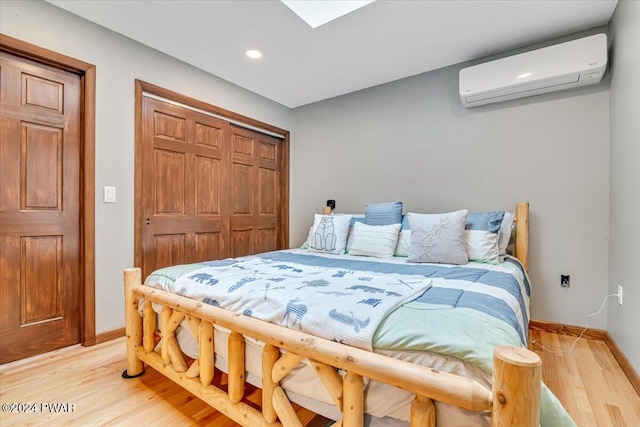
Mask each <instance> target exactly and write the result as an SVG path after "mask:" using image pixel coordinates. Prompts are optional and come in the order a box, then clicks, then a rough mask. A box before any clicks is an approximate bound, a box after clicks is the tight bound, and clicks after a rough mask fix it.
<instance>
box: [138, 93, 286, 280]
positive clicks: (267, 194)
mask: <svg viewBox="0 0 640 427" xmlns="http://www.w3.org/2000/svg"><path fill="white" fill-rule="evenodd" d="M139 144H140V146H139V148H138V151H137V153H138V155H139V156H140V157H141V168H140V169H141V175H142V178H141V181H140V182H141V187H140V190H139V192H140V194H139V198H138V199H139V200H140V202H139V203H140V206H141V207H140V211H139V212H140V216H139V218H138V223H139V224H141V225H140V230H141V231H140V242H141V249H142V269H143V275H145V276H146V275H148V274H150V273H151V272H152V271H153V270H155V269H157V268H161V267H164V266H168V265H173V264H180V263H190V262H198V261H204V260H212V259H222V258H227V257H230V256H242V255H248V254H253V253H257V252H263V251H269V250H275V249H278V248H282V247H283V246H284V245H283V244H282V242H281V241H280V240H281V237H280V236H282V235H283V233H281V230H280V228H279V227H280V222H279V213H278V212H279V209H280V207H281V206H280V202H281V196H280V194H281V191H282V189H281V187H282V185H281V182H282V177H281V174H282V171H281V170H280V168H281V166H280V165H281V160H280V156H281V152H280V147H281V140H279V139H277V138H272V137H269V136H266V135H263V134H261V133H258V132H254V131H250V130H247V129H244V128H241V127H236V126H232V125H230V124H229V122H227V121H225V120H222V119H219V118H216V117H211V116H209V115H206V114H203V113H200V112H197V111H194V110H191V109H188V108H184V107H182V106H178V105H175V104H172V103H169V102H164V101H161V100H158V99H153V98H150V97H146V96H143V97H142V122H141V139H140V142H139Z"/></svg>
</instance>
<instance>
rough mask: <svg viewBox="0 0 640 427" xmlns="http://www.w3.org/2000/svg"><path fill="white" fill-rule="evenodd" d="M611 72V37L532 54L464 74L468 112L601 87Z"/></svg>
mask: <svg viewBox="0 0 640 427" xmlns="http://www.w3.org/2000/svg"><path fill="white" fill-rule="evenodd" d="M606 68H607V36H606V34H595V35H593V36H589V37H585V38H582V39H577V40H572V41H569V42H566V43H560V44H556V45H553V46H549V47H545V48H542V49H537V50H532V51H530V52H525V53H521V54H518V55H514V56H509V57H507V58H502V59H498V60H495V61H491V62H487V63H484V64H479V65H474V66H472V67H468V68H463V69H462V70H460V100H461V101H462V105H463V106H464V107H465V108H468V107H475V106H477V105H484V104H491V103H494V102H501V101H507V100H510V99H516V98H524V97H526V96H532V95H539V94H541V93H547V92H554V91H557V90H563V89H569V88H572V87H576V86H584V85H589V84H594V83H598V82H599V81H600V80H602V76H603V75H604V72H605V69H606Z"/></svg>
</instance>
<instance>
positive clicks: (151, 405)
mask: <svg viewBox="0 0 640 427" xmlns="http://www.w3.org/2000/svg"><path fill="white" fill-rule="evenodd" d="M531 336H532V338H533V339H535V340H536V341H538V342H540V343H542V345H544V346H545V347H547V348H549V349H553V350H559V349H560V348H568V347H570V345H571V343H572V342H573V340H574V338H572V337H567V336H562V335H557V334H553V333H548V332H540V331H532V332H531ZM534 350H536V352H537V353H538V354H540V356H542V359H543V379H544V381H545V382H546V383H547V384H548V385H549V387H550V388H551V389H552V390H553V392H554V393H556V395H557V396H558V397H559V398H560V400H561V401H562V402H563V404H564V405H565V407H566V408H567V410H568V411H569V413H570V414H571V416H572V417H573V418H574V420H575V421H576V423H577V424H578V426H607V427H608V426H620V427H622V426H630V427H631V426H639V425H640V397H639V396H638V394H636V392H635V390H634V389H633V388H632V387H631V384H630V383H629V381H628V380H627V379H626V377H625V375H624V373H623V372H622V370H621V369H620V367H619V366H618V364H617V363H616V361H615V360H614V358H613V356H612V355H611V353H610V351H609V349H608V348H607V347H606V345H605V344H604V343H603V342H602V341H592V340H581V341H580V342H579V343H578V345H577V346H576V349H575V350H574V351H573V352H572V353H566V354H563V355H556V354H551V353H548V352H543V351H541V350H539V349H534ZM124 367H125V351H124V340H123V339H117V340H113V341H110V342H106V343H103V344H100V345H97V346H94V347H89V348H83V347H79V346H76V347H71V348H68V349H63V350H59V351H56V352H53V353H50V354H47V355H44V356H38V357H35V358H32V359H28V360H25V361H20V362H14V363H11V364H7V365H3V366H0V402H1V403H2V404H3V405H4V404H7V403H9V404H10V403H28V404H31V403H35V404H36V409H37V410H38V411H39V412H38V413H6V412H2V413H0V425H2V426H3V427H6V426H17V425H19V426H24V425H47V426H57V425H65V426H66V425H76V426H89V425H96V426H98V425H100V426H103V425H122V426H165V425H169V426H176V427H177V426H187V425H198V426H205V425H206V426H220V427H222V426H225V427H226V426H233V425H235V423H234V422H232V421H230V420H228V419H226V418H225V417H223V416H220V415H219V414H218V413H216V412H215V411H213V410H212V409H211V408H209V407H207V406H206V405H205V404H204V403H203V402H202V401H200V400H199V399H197V398H195V397H194V396H192V395H191V394H189V393H187V392H186V391H184V390H182V389H181V388H180V387H178V386H176V385H175V384H173V383H172V382H171V381H169V380H167V379H165V378H164V377H162V376H161V375H160V374H158V373H157V372H155V371H153V369H148V371H147V373H146V374H145V375H143V376H141V377H140V378H138V379H134V380H128V381H127V380H123V379H122V378H121V377H120V374H121V373H122V370H123V369H124ZM218 380H219V381H221V382H223V383H224V379H223V378H218ZM248 398H249V400H250V401H253V402H259V400H260V391H259V390H255V389H253V388H252V389H250V390H249V393H248ZM43 403H62V404H65V403H66V404H69V405H67V406H66V407H65V406H63V407H62V408H63V409H67V410H72V409H73V410H74V411H75V412H67V413H65V412H53V411H52V410H51V409H47V408H46V407H43V406H42V405H40V404H43ZM71 404H73V408H72V406H71ZM3 408H4V406H3ZM32 408H33V407H30V409H32ZM43 409H44V412H43ZM58 410H60V408H58ZM298 413H299V414H300V415H302V417H303V422H304V424H305V425H307V426H309V427H320V426H324V425H326V423H327V420H325V419H322V418H321V417H315V416H314V414H313V413H310V412H309V411H307V410H305V409H302V408H298Z"/></svg>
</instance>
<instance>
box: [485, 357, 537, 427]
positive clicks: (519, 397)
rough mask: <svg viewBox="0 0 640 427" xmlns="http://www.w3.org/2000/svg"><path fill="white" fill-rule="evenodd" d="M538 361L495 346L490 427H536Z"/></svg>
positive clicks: (535, 358)
mask: <svg viewBox="0 0 640 427" xmlns="http://www.w3.org/2000/svg"><path fill="white" fill-rule="evenodd" d="M541 384H542V361H541V360H540V357H539V356H538V355H537V354H535V353H534V352H532V351H529V350H527V349H526V348H521V347H510V346H498V347H496V348H495V350H494V351H493V409H492V410H491V427H507V426H515V425H517V426H521V427H538V426H539V425H540V388H541Z"/></svg>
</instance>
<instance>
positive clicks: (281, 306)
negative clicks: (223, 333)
mask: <svg viewBox="0 0 640 427" xmlns="http://www.w3.org/2000/svg"><path fill="white" fill-rule="evenodd" d="M145 284H146V285H149V286H153V287H156V288H160V289H164V290H167V291H169V292H172V293H177V294H180V295H184V296H187V297H190V298H195V299H198V300H200V301H203V302H205V303H209V304H213V305H218V306H220V307H223V308H226V309H229V310H231V311H234V312H236V313H244V314H245V315H250V316H254V317H258V318H263V319H265V320H269V321H271V322H273V323H277V324H281V325H283V326H286V327H290V328H296V329H301V330H303V331H307V332H309V333H310V334H313V335H316V336H322V337H325V338H328V339H333V340H336V341H339V342H344V343H346V344H349V345H355V346H358V347H362V348H373V349H374V350H375V351H380V352H383V351H392V352H393V351H401V352H415V351H424V352H433V353H437V354H442V355H446V356H447V357H449V356H451V357H455V358H457V359H460V360H462V361H464V362H468V363H471V364H473V365H475V366H478V367H479V368H480V369H481V370H482V371H485V372H487V373H488V375H490V373H491V371H492V364H493V349H494V347H495V346H497V345H512V346H526V343H527V330H528V323H529V297H530V291H531V288H530V285H529V281H528V278H527V275H526V273H525V272H524V269H523V268H522V266H521V265H520V263H519V262H518V261H517V260H516V259H514V258H507V259H506V261H505V262H504V263H501V264H498V265H492V264H481V263H469V264H467V265H464V266H452V265H446V264H412V263H407V262H406V259H405V258H400V257H395V258H394V259H391V260H381V259H377V258H364V257H354V256H347V255H340V256H337V255H325V254H317V253H310V252H307V251H303V250H287V251H277V252H269V253H264V254H259V255H255V256H250V257H243V258H238V259H227V260H222V261H211V262H204V263H199V264H189V265H180V266H174V267H168V268H165V269H160V270H157V271H156V272H154V273H152V274H151V275H150V276H149V277H148V278H147V279H146V282H145ZM347 294H349V295H347ZM378 308H380V310H378ZM541 403H542V408H541V425H542V426H543V427H545V426H554V427H555V426H573V425H575V424H574V423H573V421H572V420H571V418H570V417H569V416H568V414H567V413H566V411H565V410H564V408H563V407H562V406H561V404H560V403H559V401H558V400H557V398H556V397H555V396H554V395H553V394H552V393H551V392H550V391H549V390H548V389H547V388H546V387H545V386H544V385H543V390H542V401H541Z"/></svg>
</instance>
